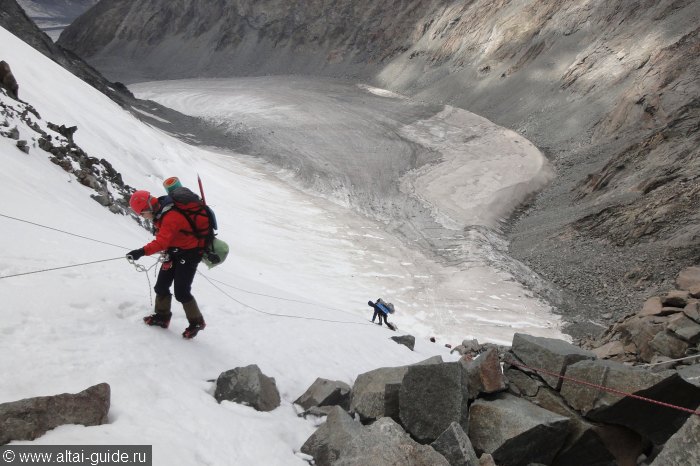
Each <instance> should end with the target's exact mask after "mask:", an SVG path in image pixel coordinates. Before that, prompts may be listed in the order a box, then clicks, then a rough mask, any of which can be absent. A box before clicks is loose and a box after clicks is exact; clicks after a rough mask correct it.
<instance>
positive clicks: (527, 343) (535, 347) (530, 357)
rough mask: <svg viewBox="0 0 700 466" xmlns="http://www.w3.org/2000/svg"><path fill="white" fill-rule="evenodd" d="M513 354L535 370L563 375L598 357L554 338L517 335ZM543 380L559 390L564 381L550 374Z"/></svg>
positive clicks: (544, 375) (544, 376)
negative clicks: (580, 362) (568, 368)
mask: <svg viewBox="0 0 700 466" xmlns="http://www.w3.org/2000/svg"><path fill="white" fill-rule="evenodd" d="M512 352H513V354H515V356H517V357H518V359H520V360H521V361H522V362H523V363H525V365H527V366H530V367H533V368H536V369H537V368H544V369H546V370H548V371H549V372H555V373H556V374H558V375H563V374H564V372H566V368H567V367H568V366H569V365H571V364H574V363H576V362H578V361H582V360H584V359H596V355H595V354H593V353H591V352H590V351H586V350H583V349H581V348H579V347H578V346H574V345H572V344H570V343H567V342H565V341H563V340H556V339H554V338H542V337H533V336H530V335H524V334H522V333H516V334H515V335H514V336H513V348H512ZM541 377H542V379H543V380H544V381H545V382H547V384H549V386H550V387H552V388H554V389H556V390H558V389H559V387H561V383H562V379H561V378H559V377H555V376H553V375H549V374H545V373H543V374H541Z"/></svg>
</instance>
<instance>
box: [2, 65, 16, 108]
mask: <svg viewBox="0 0 700 466" xmlns="http://www.w3.org/2000/svg"><path fill="white" fill-rule="evenodd" d="M0 84H2V86H3V87H4V88H5V89H7V93H8V94H9V95H10V97H12V98H13V99H15V100H17V99H19V85H18V84H17V80H16V79H15V76H14V75H13V74H12V70H10V65H8V64H7V62H6V61H5V60H2V61H0Z"/></svg>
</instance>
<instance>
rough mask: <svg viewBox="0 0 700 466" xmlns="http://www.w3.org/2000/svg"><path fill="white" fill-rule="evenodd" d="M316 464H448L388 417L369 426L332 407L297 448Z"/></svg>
mask: <svg viewBox="0 0 700 466" xmlns="http://www.w3.org/2000/svg"><path fill="white" fill-rule="evenodd" d="M301 452H302V453H305V454H307V455H311V456H313V458H314V464H316V465H317V466H327V465H328V466H330V465H343V466H364V465H367V464H372V465H373V466H390V465H391V466H393V465H399V464H410V465H415V466H432V465H436V466H448V465H449V463H448V462H447V460H446V459H445V458H444V457H443V456H442V455H440V454H439V453H437V452H436V451H435V450H433V449H432V448H431V447H429V446H427V445H420V444H419V443H417V442H415V441H414V440H413V439H411V437H410V436H409V435H408V434H406V432H404V430H403V429H402V428H401V426H400V425H398V424H397V423H396V422H394V421H393V420H392V419H390V418H381V419H379V420H378V421H376V422H375V423H373V424H372V425H371V426H369V427H365V426H363V425H362V424H360V423H359V422H356V421H354V420H353V419H352V418H351V417H350V415H349V414H347V413H346V412H344V411H343V410H342V409H341V408H340V407H337V406H336V407H333V408H332V410H331V412H330V413H329V415H328V418H327V420H326V422H325V423H324V424H322V425H321V427H319V428H318V430H316V432H314V433H313V434H312V435H311V437H309V439H308V440H307V441H306V442H305V443H304V445H303V446H302V447H301Z"/></svg>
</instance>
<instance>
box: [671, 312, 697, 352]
mask: <svg viewBox="0 0 700 466" xmlns="http://www.w3.org/2000/svg"><path fill="white" fill-rule="evenodd" d="M666 328H667V329H668V330H670V331H671V332H673V334H674V335H677V336H678V337H680V339H681V340H684V341H687V342H688V343H690V344H691V345H695V344H696V343H698V342H699V341H700V324H698V323H696V322H695V321H694V320H692V319H690V318H689V317H688V316H687V315H686V314H684V313H682V314H677V315H675V316H673V317H670V318H669V319H668V326H667V327H666Z"/></svg>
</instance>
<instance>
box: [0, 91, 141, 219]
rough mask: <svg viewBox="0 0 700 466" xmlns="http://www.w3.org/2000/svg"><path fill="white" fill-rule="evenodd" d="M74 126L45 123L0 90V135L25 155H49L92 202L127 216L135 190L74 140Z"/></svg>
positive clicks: (29, 107) (37, 113)
mask: <svg viewBox="0 0 700 466" xmlns="http://www.w3.org/2000/svg"><path fill="white" fill-rule="evenodd" d="M77 130H78V128H77V127H75V126H73V127H66V126H65V125H57V124H54V123H51V122H47V121H45V120H43V119H42V118H41V115H39V112H37V111H36V109H35V108H34V107H33V106H31V105H29V104H27V103H25V102H21V101H14V100H10V99H9V96H8V94H7V91H6V90H5V89H4V88H0V136H2V137H6V138H9V139H14V140H16V141H17V143H16V146H17V148H18V149H19V150H21V151H22V152H24V153H25V154H28V155H32V154H33V153H38V154H43V153H46V154H48V156H49V160H50V161H51V162H52V163H54V164H56V165H58V166H59V167H61V168H62V169H63V170H65V171H66V172H68V173H70V174H72V175H74V176H75V178H76V179H77V180H78V182H79V183H80V184H82V185H84V186H87V187H88V188H91V189H92V190H93V191H94V192H95V193H94V194H91V195H90V197H92V198H93V199H94V200H95V201H97V202H99V203H100V204H101V205H103V206H105V207H107V208H109V210H110V211H111V212H113V213H121V214H124V215H130V216H131V217H133V218H135V219H136V220H137V221H139V223H141V221H140V219H138V218H137V216H135V215H134V214H133V213H132V212H131V209H129V204H128V199H129V197H130V196H131V193H132V192H133V191H134V189H133V188H132V187H130V186H128V185H127V184H125V183H124V181H123V180H122V176H121V174H120V173H119V172H117V171H116V170H115V169H114V167H112V165H111V164H110V163H109V162H108V161H107V160H106V159H104V158H103V159H98V158H95V157H92V156H90V155H88V154H87V153H86V152H85V151H84V150H83V149H82V148H80V147H79V146H78V145H77V144H76V143H75V141H74V139H73V135H74V134H75V132H76V131H77Z"/></svg>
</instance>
